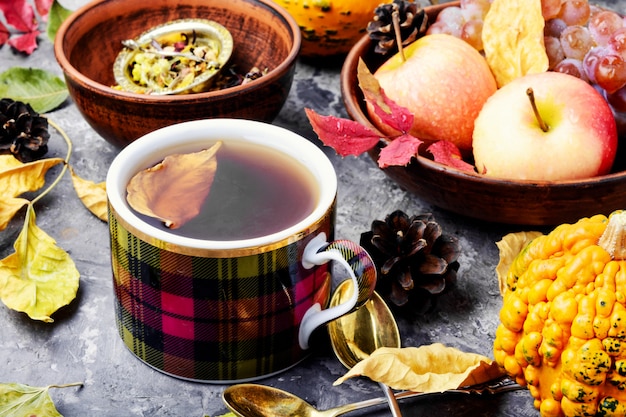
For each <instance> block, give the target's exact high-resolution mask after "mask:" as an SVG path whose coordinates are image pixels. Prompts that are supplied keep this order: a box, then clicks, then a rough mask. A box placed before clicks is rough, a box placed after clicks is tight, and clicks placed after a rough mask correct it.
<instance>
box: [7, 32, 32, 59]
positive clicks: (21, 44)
mask: <svg viewBox="0 0 626 417" xmlns="http://www.w3.org/2000/svg"><path fill="white" fill-rule="evenodd" d="M37 35H39V31H38V30H35V31H33V32H28V33H25V34H23V35H20V36H17V37H15V36H14V37H12V38H11V39H9V42H8V43H9V45H11V46H12V47H13V48H15V49H17V50H18V51H20V52H24V53H25V54H28V55H30V54H32V53H33V51H34V50H35V49H37Z"/></svg>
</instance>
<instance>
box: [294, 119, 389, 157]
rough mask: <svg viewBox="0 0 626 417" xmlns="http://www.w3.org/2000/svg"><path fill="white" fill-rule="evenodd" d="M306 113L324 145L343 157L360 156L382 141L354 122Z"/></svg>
mask: <svg viewBox="0 0 626 417" xmlns="http://www.w3.org/2000/svg"><path fill="white" fill-rule="evenodd" d="M304 112H305V113H306V115H307V117H308V119H309V123H311V126H312V127H313V130H314V131H315V133H316V134H317V136H318V137H319V138H320V140H321V141H322V142H323V143H324V145H326V146H330V147H331V148H333V149H334V150H335V152H337V153H338V154H339V155H341V156H348V155H354V156H357V155H360V154H362V153H363V152H367V151H368V150H370V149H371V148H373V147H374V146H375V145H376V144H377V143H378V141H379V140H380V135H378V134H376V133H375V132H373V131H372V130H370V129H368V128H367V127H365V126H363V125H361V124H360V123H358V122H355V121H353V120H347V119H341V118H339V117H334V116H322V115H320V114H318V113H316V112H315V111H314V110H311V109H308V108H305V109H304Z"/></svg>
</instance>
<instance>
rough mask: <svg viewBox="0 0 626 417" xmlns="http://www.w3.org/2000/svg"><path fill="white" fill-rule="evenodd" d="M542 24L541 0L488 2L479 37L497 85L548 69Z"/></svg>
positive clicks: (497, 0) (496, 0)
mask: <svg viewBox="0 0 626 417" xmlns="http://www.w3.org/2000/svg"><path fill="white" fill-rule="evenodd" d="M544 25H545V21H544V19H543V15H542V13H541V1H540V0H494V2H493V3H492V4H491V7H490V8H489V12H488V13H487V15H486V16H485V19H484V22H483V33H482V40H483V45H484V50H485V58H486V59H487V62H488V63H489V67H490V68H491V71H492V72H493V74H494V76H495V78H496V81H497V83H498V88H499V87H502V86H504V85H506V84H508V83H509V82H511V81H513V80H514V79H516V78H518V77H521V76H523V75H526V74H533V73H539V72H545V71H547V69H548V54H547V53H546V48H545V46H544V42H543V28H544Z"/></svg>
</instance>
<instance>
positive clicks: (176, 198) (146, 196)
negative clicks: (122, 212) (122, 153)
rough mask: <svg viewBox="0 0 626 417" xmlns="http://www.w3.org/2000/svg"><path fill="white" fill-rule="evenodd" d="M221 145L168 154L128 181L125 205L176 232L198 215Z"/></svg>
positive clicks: (210, 181) (208, 189)
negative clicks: (184, 152) (126, 202)
mask: <svg viewBox="0 0 626 417" xmlns="http://www.w3.org/2000/svg"><path fill="white" fill-rule="evenodd" d="M221 145H222V142H217V143H216V144H215V145H213V146H212V147H210V148H209V149H205V150H202V151H200V152H194V153H189V154H174V155H169V156H167V157H165V159H163V161H162V162H160V163H158V164H157V165H155V166H153V167H151V168H148V169H146V170H143V171H140V172H139V173H137V174H136V175H135V176H134V177H133V178H131V180H130V182H129V183H128V186H127V188H126V191H127V192H128V195H127V197H126V199H127V201H128V204H130V206H131V207H132V208H133V209H134V210H136V211H137V212H139V213H141V214H144V215H146V216H150V217H154V218H157V219H159V220H161V221H163V223H164V224H165V226H166V227H169V228H170V229H176V228H179V227H180V226H182V225H183V224H185V223H186V222H188V221H189V220H191V219H193V218H194V217H195V216H197V215H198V214H199V213H200V209H201V207H202V204H203V203H204V201H205V200H206V198H207V196H208V195H209V191H210V190H211V185H212V184H213V179H214V178H215V171H216V169H217V159H216V157H215V154H216V153H217V151H218V149H219V148H220V146H221Z"/></svg>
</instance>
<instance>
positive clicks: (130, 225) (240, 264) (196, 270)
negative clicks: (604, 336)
mask: <svg viewBox="0 0 626 417" xmlns="http://www.w3.org/2000/svg"><path fill="white" fill-rule="evenodd" d="M216 140H222V141H240V142H243V143H253V144H255V145H262V146H266V147H270V148H272V149H274V150H277V151H280V152H282V153H284V154H285V155H287V156H289V157H291V158H293V159H294V160H296V161H298V163H299V164H300V165H301V166H302V169H307V170H309V171H310V173H311V174H312V175H313V177H314V178H315V181H316V183H317V186H318V187H319V190H318V191H319V198H318V199H317V203H316V204H315V207H314V208H313V209H312V211H311V213H310V214H309V215H307V216H306V217H305V218H304V219H303V220H302V221H299V222H297V223H296V224H293V225H291V226H288V227H285V228H284V229H282V230H280V231H278V232H276V233H272V234H269V235H267V236H261V237H254V238H250V239H242V240H224V241H216V240H203V239H197V238H189V237H182V236H179V235H176V234H173V233H170V232H168V231H167V230H163V229H162V228H158V227H155V226H154V225H151V224H149V223H148V222H146V221H144V220H142V218H141V217H140V216H138V215H137V214H136V213H135V212H134V211H133V210H132V209H131V208H130V206H129V204H128V202H127V200H126V186H127V184H128V182H129V181H130V179H131V178H132V177H133V176H134V175H135V174H136V173H137V172H139V171H141V170H144V169H146V168H148V167H151V166H153V165H155V164H157V163H158V162H160V161H161V160H163V158H164V157H166V156H168V155H171V154H174V153H186V152H195V151H198V150H200V149H203V148H206V147H208V146H210V144H212V143H214V142H215V141H216ZM106 189H107V197H108V204H109V231H110V243H111V265H112V272H113V287H114V291H115V318H116V324H117V327H118V331H119V335H120V337H121V339H122V340H123V341H124V343H125V345H126V346H127V347H128V349H129V350H130V351H131V352H132V353H133V354H134V355H135V356H136V357H138V358H139V359H140V360H142V361H143V362H145V363H146V364H148V365H150V366H151V367H153V368H155V369H156V370H158V371H161V372H163V373H166V374H169V375H172V376H174V377H178V378H182V379H188V380H193V381H200V382H212V383H229V382H235V381H237V382H241V381H249V380H255V379H258V378H262V377H266V376H270V375H272V374H276V373H278V372H281V371H284V370H285V369H288V368H290V367H292V366H294V365H296V364H297V363H299V362H300V361H302V360H303V359H304V358H305V357H306V356H308V355H309V353H310V348H309V338H310V337H311V334H312V333H313V331H314V330H315V329H317V328H319V327H320V326H322V325H324V324H326V323H328V322H329V321H331V320H334V319H336V318H338V317H340V316H342V315H345V314H347V313H350V312H352V311H354V310H355V309H356V308H358V307H359V306H361V305H362V304H363V303H365V302H366V301H367V300H368V299H369V297H370V295H371V294H372V292H373V291H374V287H375V285H376V268H375V267H374V264H373V262H372V260H371V258H370V256H369V255H368V254H367V252H366V251H365V250H364V249H362V248H361V247H360V246H359V245H357V244H355V243H353V242H351V241H347V240H334V223H335V209H336V195H337V178H336V174H335V171H334V168H333V166H332V164H331V162H330V161H329V160H328V158H327V157H326V156H325V155H324V153H323V152H322V151H321V150H320V149H319V148H317V146H315V145H314V144H312V143H311V142H309V141H308V140H306V139H305V138H303V137H301V136H299V135H297V134H295V133H293V132H291V131H289V130H286V129H284V128H281V127H278V126H274V125H271V124H267V123H262V122H256V121H247V120H234V119H210V120H200V121H192V122H184V123H180V124H176V125H172V126H168V127H164V128H161V129H158V130H156V131H154V132H151V133H148V134H146V135H144V136H143V137H141V138H139V139H137V140H136V141H134V142H133V143H131V144H130V145H128V146H127V147H126V148H124V149H123V150H122V151H121V152H120V153H119V155H118V156H117V157H116V158H115V160H114V161H113V163H112V164H111V166H110V168H109V172H108V174H107V179H106ZM209 198H210V194H209ZM331 261H332V262H331ZM331 264H333V265H337V266H338V268H339V269H340V270H344V271H345V274H340V275H342V276H344V277H346V279H351V280H352V282H353V284H354V285H355V287H356V288H358V291H356V292H354V295H353V297H352V298H351V299H350V300H348V301H347V302H345V303H343V304H341V305H338V306H334V307H330V308H329V307H328V302H329V298H330V291H331V288H332V285H333V280H332V278H331V271H333V270H335V269H334V268H331Z"/></svg>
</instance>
